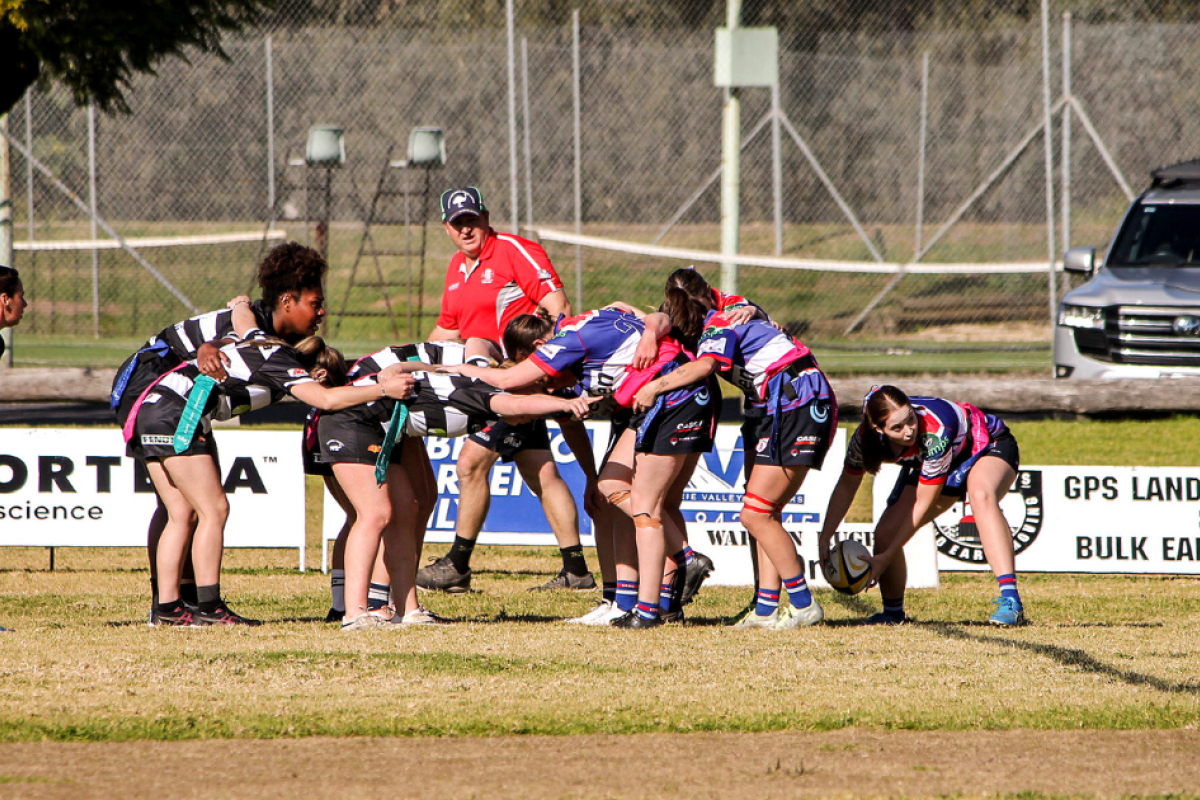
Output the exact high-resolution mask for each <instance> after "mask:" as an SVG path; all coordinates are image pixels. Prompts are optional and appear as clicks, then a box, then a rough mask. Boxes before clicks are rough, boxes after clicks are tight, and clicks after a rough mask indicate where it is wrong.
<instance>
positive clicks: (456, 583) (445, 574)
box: [417, 555, 471, 594]
mask: <svg viewBox="0 0 1200 800" xmlns="http://www.w3.org/2000/svg"><path fill="white" fill-rule="evenodd" d="M417 586H419V587H420V588H422V589H428V590H429V591H431V592H449V593H450V594H460V593H462V592H469V591H471V568H470V567H468V568H467V571H466V572H459V571H458V567H456V566H454V562H452V561H451V560H450V556H448V555H446V556H442V557H441V558H439V559H437V560H436V561H434V562H433V563H432V564H429V565H427V566H424V567H421V569H419V570H417Z"/></svg>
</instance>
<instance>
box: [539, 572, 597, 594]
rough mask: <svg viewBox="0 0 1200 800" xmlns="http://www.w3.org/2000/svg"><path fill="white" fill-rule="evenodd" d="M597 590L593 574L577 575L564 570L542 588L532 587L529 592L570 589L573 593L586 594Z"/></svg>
mask: <svg viewBox="0 0 1200 800" xmlns="http://www.w3.org/2000/svg"><path fill="white" fill-rule="evenodd" d="M595 588H596V579H595V578H594V577H592V573H590V572H586V573H584V574H583V575H575V574H573V573H570V572H567V571H566V570H565V569H564V570H562V571H561V572H559V573H558V574H557V575H555V576H554V577H553V578H551V579H550V580H548V581H546V582H545V583H543V584H542V585H541V586H530V587H529V591H531V592H548V591H550V590H551V589H569V590H571V591H573V592H586V591H588V590H590V589H595Z"/></svg>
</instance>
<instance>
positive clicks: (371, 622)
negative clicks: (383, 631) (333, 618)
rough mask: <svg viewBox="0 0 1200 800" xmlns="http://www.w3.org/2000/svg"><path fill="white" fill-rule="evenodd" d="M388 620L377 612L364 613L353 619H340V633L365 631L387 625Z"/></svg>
mask: <svg viewBox="0 0 1200 800" xmlns="http://www.w3.org/2000/svg"><path fill="white" fill-rule="evenodd" d="M388 623H389V619H388V618H387V617H385V616H384V615H383V614H380V613H379V612H378V611H365V612H363V613H362V614H359V615H358V616H357V617H355V618H354V619H346V618H343V619H342V627H341V630H342V631H365V630H369V629H371V628H378V627H381V626H383V625H387V624H388Z"/></svg>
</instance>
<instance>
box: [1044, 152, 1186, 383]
mask: <svg viewBox="0 0 1200 800" xmlns="http://www.w3.org/2000/svg"><path fill="white" fill-rule="evenodd" d="M1151 176H1152V177H1153V179H1154V180H1153V183H1152V184H1151V186H1150V188H1149V189H1147V190H1146V191H1145V192H1144V193H1142V195H1141V196H1139V197H1138V198H1137V199H1135V200H1134V201H1133V204H1132V205H1131V206H1130V207H1129V210H1128V211H1127V212H1125V218H1124V219H1123V220H1122V221H1121V226H1120V227H1119V228H1118V230H1117V235H1116V237H1115V238H1114V239H1113V242H1112V244H1111V245H1110V246H1109V249H1108V255H1107V257H1106V258H1105V259H1104V263H1103V264H1100V265H1099V266H1097V265H1096V250H1095V249H1094V248H1091V247H1076V248H1072V249H1070V250H1068V251H1067V252H1066V253H1065V254H1064V257H1063V268H1064V269H1066V271H1067V272H1072V273H1076V274H1081V275H1086V276H1088V277H1090V278H1091V280H1089V281H1088V282H1087V283H1086V284H1084V285H1083V286H1080V287H1079V288H1078V289H1074V290H1072V291H1070V292H1068V293H1067V294H1066V295H1065V296H1064V297H1063V301H1062V304H1061V305H1060V306H1059V309H1058V325H1057V326H1056V327H1055V329H1054V376H1055V377H1056V378H1160V377H1170V376H1184V375H1187V376H1196V375H1200V160H1196V161H1187V162H1184V163H1182V164H1175V165H1173V166H1170V167H1162V168H1160V169H1157V170H1155V171H1154V172H1152V173H1151Z"/></svg>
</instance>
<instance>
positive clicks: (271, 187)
mask: <svg viewBox="0 0 1200 800" xmlns="http://www.w3.org/2000/svg"><path fill="white" fill-rule="evenodd" d="M265 49H266V56H267V74H266V80H267V230H272V231H273V230H275V62H274V60H273V59H272V57H271V34H269V33H268V34H267V38H266V40H265Z"/></svg>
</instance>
